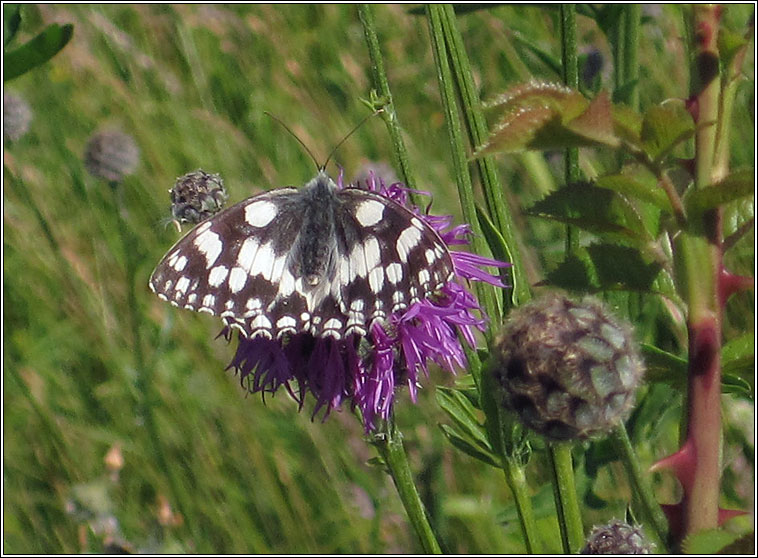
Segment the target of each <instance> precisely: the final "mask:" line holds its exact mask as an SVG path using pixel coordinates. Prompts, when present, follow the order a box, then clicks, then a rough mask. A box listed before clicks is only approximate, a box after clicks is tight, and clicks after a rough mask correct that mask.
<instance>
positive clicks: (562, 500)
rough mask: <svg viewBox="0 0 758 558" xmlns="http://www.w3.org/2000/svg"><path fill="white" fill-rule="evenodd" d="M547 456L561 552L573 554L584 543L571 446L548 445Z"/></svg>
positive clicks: (568, 444) (562, 443)
mask: <svg viewBox="0 0 758 558" xmlns="http://www.w3.org/2000/svg"><path fill="white" fill-rule="evenodd" d="M547 453H548V456H549V459H550V467H551V470H552V473H553V496H554V497H555V508H556V511H557V512H558V526H559V527H560V530H561V541H562V543H563V551H564V552H565V553H566V554H573V553H575V552H577V551H578V550H579V548H580V547H581V546H582V544H583V543H584V528H583V527H582V514H581V512H580V511H579V500H578V498H577V496H576V486H575V484H574V467H573V464H572V463H571V444H570V443H568V442H560V443H553V442H551V443H549V444H548V452H547Z"/></svg>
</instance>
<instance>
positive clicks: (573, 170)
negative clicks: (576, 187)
mask: <svg viewBox="0 0 758 558" xmlns="http://www.w3.org/2000/svg"><path fill="white" fill-rule="evenodd" d="M560 17H561V60H562V62H563V83H565V84H566V85H567V86H569V87H570V88H572V89H578V88H579V63H578V57H577V52H576V6H575V5H574V4H561V5H560ZM564 159H565V165H566V172H565V177H566V183H567V184H571V183H573V182H577V181H578V180H579V179H580V177H581V173H580V171H579V149H577V148H576V147H570V148H568V149H566V155H565V158H564ZM578 249H579V233H578V231H577V230H576V229H575V228H574V227H572V226H570V225H567V226H566V256H570V255H572V254H575V253H576V252H577V250H578Z"/></svg>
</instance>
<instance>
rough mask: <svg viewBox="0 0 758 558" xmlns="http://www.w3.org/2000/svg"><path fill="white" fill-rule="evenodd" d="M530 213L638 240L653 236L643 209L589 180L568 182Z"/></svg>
mask: <svg viewBox="0 0 758 558" xmlns="http://www.w3.org/2000/svg"><path fill="white" fill-rule="evenodd" d="M526 213H527V215H532V216H535V217H544V218H548V219H554V220H556V221H560V222H562V223H567V224H570V225H575V226H577V227H580V228H582V229H584V230H587V231H589V232H593V233H597V234H606V235H608V234H610V235H613V236H615V237H616V238H618V239H621V240H626V241H630V240H631V241H633V242H634V243H639V242H643V243H646V242H648V241H650V240H651V238H650V234H649V233H648V232H647V231H646V230H645V226H644V223H643V222H642V219H641V217H640V215H639V213H638V212H637V211H636V209H635V208H634V207H633V206H631V205H630V203H629V201H628V200H627V199H625V198H623V197H622V196H620V195H619V194H617V193H616V192H613V191H611V190H607V189H604V188H598V187H597V186H594V185H592V184H590V183H588V182H577V183H574V184H567V185H566V186H564V187H563V188H560V189H559V190H556V191H555V192H552V193H550V194H548V195H547V196H546V197H545V198H543V199H542V200H540V201H538V202H537V203H535V204H534V205H532V207H531V208H529V209H528V210H527V212H526Z"/></svg>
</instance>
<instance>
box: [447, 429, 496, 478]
mask: <svg viewBox="0 0 758 558" xmlns="http://www.w3.org/2000/svg"><path fill="white" fill-rule="evenodd" d="M439 427H440V429H441V430H442V433H443V434H444V435H445V437H446V438H447V439H448V440H449V441H450V443H451V444H453V446H454V447H456V448H458V449H459V450H461V451H462V452H463V453H465V454H467V455H470V456H471V457H473V458H474V459H478V460H479V461H482V462H484V463H486V464H488V465H492V466H493V467H498V468H499V467H500V464H499V463H498V462H497V459H495V456H493V455H492V454H491V453H489V452H486V451H483V450H481V449H480V448H478V447H477V446H475V445H474V444H472V443H471V442H469V441H468V440H466V439H465V438H463V437H462V436H461V435H460V434H458V432H456V431H455V430H453V429H452V428H451V427H450V426H448V425H446V424H440V425H439Z"/></svg>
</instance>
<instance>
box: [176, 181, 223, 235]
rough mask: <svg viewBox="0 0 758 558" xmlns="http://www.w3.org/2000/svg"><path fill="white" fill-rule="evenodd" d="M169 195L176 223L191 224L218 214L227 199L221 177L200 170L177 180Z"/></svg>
mask: <svg viewBox="0 0 758 558" xmlns="http://www.w3.org/2000/svg"><path fill="white" fill-rule="evenodd" d="M169 195H170V196H171V214H172V215H173V216H174V219H176V221H177V222H178V223H192V224H197V223H199V222H201V221H204V220H206V219H207V218H208V217H211V216H212V215H215V214H216V213H218V212H219V211H220V210H221V208H223V207H224V204H226V200H227V199H228V198H229V196H228V195H227V193H226V189H225V188H224V181H223V180H222V179H221V176H220V175H218V174H209V173H207V172H205V171H203V170H202V169H198V170H196V171H194V172H190V173H187V174H185V175H183V176H180V177H179V178H177V179H176V182H175V183H174V187H173V188H171V189H170V190H169Z"/></svg>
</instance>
